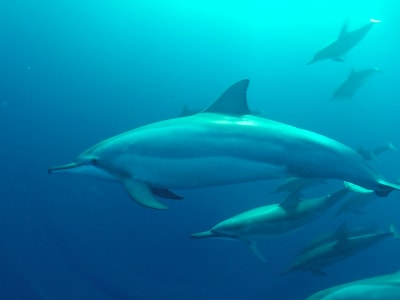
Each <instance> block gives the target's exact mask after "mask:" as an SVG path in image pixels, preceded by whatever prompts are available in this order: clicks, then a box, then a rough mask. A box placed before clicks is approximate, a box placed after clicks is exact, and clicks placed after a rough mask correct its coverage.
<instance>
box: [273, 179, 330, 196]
mask: <svg viewBox="0 0 400 300" xmlns="http://www.w3.org/2000/svg"><path fill="white" fill-rule="evenodd" d="M325 183H326V181H325V180H323V179H321V178H301V177H291V178H288V179H286V180H285V182H283V183H282V184H281V185H279V186H278V187H277V188H276V189H275V190H274V191H272V192H271V194H276V193H281V192H290V193H293V192H295V191H297V190H299V189H301V190H304V189H306V188H308V187H311V186H315V185H319V184H325Z"/></svg>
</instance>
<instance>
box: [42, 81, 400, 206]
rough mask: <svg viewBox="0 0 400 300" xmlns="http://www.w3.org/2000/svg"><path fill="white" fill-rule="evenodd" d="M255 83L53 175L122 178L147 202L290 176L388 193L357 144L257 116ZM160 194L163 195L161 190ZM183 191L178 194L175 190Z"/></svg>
mask: <svg viewBox="0 0 400 300" xmlns="http://www.w3.org/2000/svg"><path fill="white" fill-rule="evenodd" d="M248 85H249V81H248V80H241V81H239V82H237V83H235V84H234V85H233V86H231V87H230V88H229V89H228V90H226V91H225V92H224V93H223V94H222V96H221V97H220V98H218V99H217V100H216V101H215V102H214V103H212V104H211V105H210V106H209V107H207V108H206V109H205V110H203V111H202V112H201V113H198V114H195V115H193V116H188V117H180V118H174V119H170V120H164V121H160V122H155V123H152V124H149V125H145V126H142V127H139V128H136V129H133V130H130V131H127V132H124V133H122V134H119V135H117V136H114V137H111V138H109V139H107V140H104V141H102V142H100V143H98V144H96V145H94V146H92V147H90V148H89V149H87V150H85V151H84V152H83V153H81V154H80V155H79V156H78V157H77V158H76V159H75V161H74V162H73V163H69V164H67V165H63V166H58V167H53V168H50V169H49V173H56V172H64V173H66V172H74V173H79V172H82V173H85V174H91V175H94V176H99V177H102V178H104V177H107V178H109V179H112V180H115V181H118V182H121V183H122V184H123V186H124V188H125V190H126V191H127V193H128V194H129V196H130V197H131V198H132V199H133V200H135V201H136V202H137V203H139V204H140V205H143V206H146V207H150V208H154V209H166V208H167V206H165V205H164V204H162V203H161V202H160V201H159V199H158V198H157V197H156V196H161V197H163V196H164V195H167V196H170V197H167V198H173V195H174V194H173V193H172V192H170V190H171V189H172V190H173V189H188V188H199V187H209V186H216V185H226V184H234V183H242V182H250V181H257V180H264V179H271V178H284V177H290V176H297V177H310V178H325V179H329V178H330V179H339V180H344V181H348V182H351V183H353V184H355V185H358V186H362V187H364V188H366V189H370V190H374V191H375V193H377V194H379V195H380V196H386V195H387V194H389V193H390V192H391V191H392V190H399V189H400V185H397V184H393V183H389V182H387V181H385V180H384V179H383V178H382V177H381V176H379V175H378V174H377V173H376V172H375V171H374V170H373V169H372V168H371V167H370V166H369V165H368V164H367V162H366V161H365V160H364V159H363V158H362V157H361V156H360V155H359V154H358V153H357V152H356V151H354V150H352V149H351V148H349V147H347V146H345V145H343V144H341V143H339V142H337V141H335V140H333V139H330V138H328V137H325V136H323V135H320V134H317V133H314V132H311V131H307V130H304V129H300V128H296V127H294V126H290V125H287V124H283V123H279V122H276V121H272V120H269V119H266V118H260V117H257V116H253V115H252V114H250V111H249V108H248V106H247V99H246V91H247V87H248ZM155 191H156V192H155ZM175 196H176V195H175Z"/></svg>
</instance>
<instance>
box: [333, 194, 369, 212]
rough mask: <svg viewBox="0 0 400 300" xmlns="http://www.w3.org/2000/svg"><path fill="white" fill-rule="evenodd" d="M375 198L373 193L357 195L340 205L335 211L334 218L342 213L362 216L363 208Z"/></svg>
mask: <svg viewBox="0 0 400 300" xmlns="http://www.w3.org/2000/svg"><path fill="white" fill-rule="evenodd" d="M375 198H376V195H375V194H374V193H357V194H355V195H353V196H352V197H349V198H347V199H346V200H345V201H343V202H342V203H341V205H340V206H339V208H338V209H337V211H336V214H335V217H337V216H339V215H341V214H344V213H353V214H356V215H363V214H364V211H363V208H364V207H365V206H367V205H368V204H369V203H370V202H371V201H372V200H373V199H375Z"/></svg>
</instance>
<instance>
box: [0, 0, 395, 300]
mask: <svg viewBox="0 0 400 300" xmlns="http://www.w3.org/2000/svg"><path fill="white" fill-rule="evenodd" d="M265 2H269V1H255V0H248V1H223V0H217V1H178V0H170V1H167V0H166V1H161V0H158V1H145V0H139V1H127V0H121V1H105V0H103V1H102V0H96V1H94V0H79V1H78V0H71V1H46V0H42V1H27V0H18V1H11V0H6V1H3V2H2V3H1V5H0V7H1V9H0V28H2V30H1V31H0V54H1V58H0V61H1V63H0V82H1V84H0V130H1V131H0V133H1V136H0V137H1V146H0V153H1V159H0V168H1V172H0V180H1V181H0V182H1V201H0V299H21V300H22V299H30V300H33V299H74V300H76V299H176V300H179V299H191V300H197V299H231V300H234V299H254V300H256V299H290V300H291V299H293V300H296V299H304V298H305V297H306V296H308V295H310V294H311V293H313V292H315V291H317V290H319V289H322V288H325V287H328V286H332V285H334V284H338V283H342V282H346V281H349V280H355V279H359V278H361V277H366V276H375V275H380V274H383V273H387V272H392V271H395V270H396V269H398V268H399V267H400V263H399V261H398V256H399V253H400V244H399V242H398V241H395V240H393V239H386V240H385V241H383V242H381V243H380V244H378V245H376V246H373V247H372V248H370V249H368V250H366V251H365V252H363V253H361V254H359V255H357V256H354V257H352V258H350V259H348V260H345V261H343V262H340V263H338V264H335V265H332V266H330V267H327V268H326V270H325V271H326V272H327V273H328V276H323V277H320V276H315V275H314V274H311V273H302V272H298V273H293V274H290V275H287V276H281V275H280V273H281V272H283V271H285V270H286V269H287V268H288V267H289V266H290V265H291V263H292V262H293V260H294V258H295V256H294V254H295V253H296V252H297V251H298V250H299V249H300V248H302V247H303V246H304V245H305V244H306V243H307V242H308V241H309V240H310V239H313V238H314V237H315V236H317V235H319V234H322V233H326V232H331V231H333V230H335V228H336V227H337V226H338V225H339V224H340V223H341V222H342V221H343V220H347V221H348V222H352V223H353V224H371V223H376V224H378V225H379V227H380V228H382V229H383V230H386V229H387V228H388V227H389V224H390V223H393V222H394V223H395V225H397V226H399V227H400V221H398V220H399V214H400V201H399V200H400V196H399V193H396V192H393V193H392V194H391V195H390V196H389V197H387V198H382V199H377V200H376V201H374V202H373V203H372V204H371V205H369V206H368V207H367V208H366V209H365V211H366V214H365V215H363V216H354V215H343V216H342V217H340V218H333V217H332V215H333V213H334V211H331V212H330V213H328V214H326V215H325V216H324V217H322V218H321V219H320V220H319V221H317V222H316V223H313V224H312V225H311V226H310V227H308V228H306V229H304V230H302V231H298V232H296V233H293V234H291V235H287V236H284V237H281V238H277V239H270V240H266V241H264V242H261V243H260V245H259V247H260V250H261V251H262V252H263V253H264V254H265V256H266V257H267V258H268V262H266V263H262V262H260V261H259V260H258V259H257V258H256V257H255V256H254V255H253V254H252V253H251V251H249V249H248V248H247V247H246V246H245V245H242V244H241V243H239V242H233V241H225V240H217V239H215V240H213V239H210V240H191V239H189V238H188V236H189V235H190V234H191V233H194V232H198V231H202V230H206V229H209V228H210V227H211V226H213V225H214V224H216V223H217V222H219V221H221V220H223V219H225V218H228V217H230V216H232V215H234V214H237V213H240V212H242V211H244V210H247V209H251V208H253V207H256V206H260V205H264V204H266V203H274V202H279V201H281V200H283V197H284V196H283V195H279V194H277V195H270V193H269V192H270V191H272V190H274V189H275V188H276V186H277V185H278V184H279V183H280V182H279V181H269V182H258V183H250V184H243V185H234V186H227V187H216V188H208V189H199V190H190V191H181V194H182V195H183V196H185V200H183V201H175V202H174V201H168V200H165V202H167V204H168V206H169V207H170V209H169V210H168V211H154V210H150V209H145V208H142V207H139V206H138V205H136V204H135V203H132V201H130V199H129V198H128V197H127V195H126V194H125V192H124V191H123V189H122V188H121V186H120V185H118V184H112V183H107V182H102V181H96V180H93V179H90V178H85V177H78V176H76V177H74V176H67V175H65V176H61V175H59V176H56V175H54V176H49V175H48V174H47V168H48V167H50V166H53V165H58V164H63V163H66V162H70V161H72V160H73V159H74V157H75V156H76V155H77V154H79V153H80V152H81V151H82V150H84V149H86V148H87V147H89V146H91V145H93V144H95V143H97V142H99V141H101V140H103V139H105V138H108V137H110V136H113V135H115V134H118V133H120V132H123V131H125V130H128V129H131V128H135V127H137V126H140V125H144V124H148V123H151V122H155V121H158V120H161V119H167V118H172V117H175V116H177V115H179V113H180V111H181V109H182V107H183V106H184V105H185V104H187V105H188V106H189V107H191V108H195V109H196V108H201V107H204V106H205V105H208V104H209V103H210V102H212V101H213V100H214V99H216V98H217V97H218V96H219V95H220V94H221V93H222V92H223V91H224V90H225V89H226V88H227V87H228V86H229V85H231V84H233V83H234V82H236V81H238V80H240V79H243V78H249V79H250V86H249V90H248V99H249V105H250V106H251V107H252V108H253V109H255V110H259V111H262V112H263V114H264V115H265V116H266V117H268V118H271V119H274V120H277V121H281V122H285V123H289V124H292V125H295V126H299V127H302V128H306V129H309V130H313V131H316V132H318V133H321V134H324V135H327V136H329V137H332V138H335V139H337V140H339V141H341V142H343V143H345V144H347V145H349V146H351V147H353V148H358V147H359V146H364V147H368V148H374V147H376V146H381V145H384V144H386V143H387V142H389V141H392V142H393V143H394V144H395V145H397V146H400V136H399V128H400V118H399V111H400V101H399V99H400V89H399V84H398V76H399V75H398V72H399V70H400V61H399V59H398V53H400V43H399V40H398V29H399V28H400V21H399V19H398V16H396V15H395V12H396V11H398V9H399V6H398V4H397V3H396V2H395V1H361V0H360V1H311V0H309V1H294V0H291V1H279V2H277V3H272V2H271V3H265ZM299 2H301V3H299ZM347 17H350V20H351V22H350V28H351V29H353V28H357V27H358V26H361V25H363V24H365V23H366V22H368V20H369V18H376V19H381V20H382V23H381V24H377V25H376V26H375V27H374V28H373V29H372V30H371V32H370V33H369V34H368V35H367V36H366V38H365V39H364V40H363V41H362V42H361V43H360V44H359V45H357V47H355V48H354V49H353V50H351V52H350V53H348V55H346V57H345V62H343V63H337V62H332V61H322V62H319V63H316V64H315V65H311V66H306V62H308V61H309V60H310V59H311V57H312V55H313V54H314V53H315V51H316V50H318V49H319V48H321V47H322V46H324V45H325V44H326V43H328V42H330V41H331V40H332V39H334V38H335V37H336V36H337V35H338V32H339V30H340V27H341V24H342V22H343V20H344V19H346V18H347ZM369 67H379V68H381V69H382V70H383V71H384V72H383V73H381V74H378V75H376V76H375V77H373V78H372V79H371V80H370V81H369V82H368V83H367V84H366V85H365V86H363V87H362V88H361V89H360V90H359V91H358V92H357V93H356V95H355V96H354V98H353V99H352V100H350V101H343V102H329V98H330V96H331V94H332V93H333V91H334V90H335V88H336V87H337V86H338V85H339V84H340V83H341V82H342V81H343V80H344V79H345V78H346V77H347V75H348V73H349V72H350V70H351V69H352V68H355V69H362V68H369ZM371 164H372V165H373V166H374V168H376V169H377V170H379V172H380V173H382V174H384V175H385V177H386V178H388V179H391V180H393V181H394V180H397V179H398V178H399V177H400V154H399V152H387V153H385V154H383V155H381V156H380V157H379V159H378V160H376V161H373V162H371ZM314 192H316V193H320V194H321V193H327V192H330V191H327V190H326V187H321V188H320V190H317V191H314ZM163 201H164V200H163Z"/></svg>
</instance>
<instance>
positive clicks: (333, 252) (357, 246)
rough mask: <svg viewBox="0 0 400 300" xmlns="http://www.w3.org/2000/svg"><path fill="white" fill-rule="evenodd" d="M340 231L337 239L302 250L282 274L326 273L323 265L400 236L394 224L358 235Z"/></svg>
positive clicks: (344, 230) (343, 230)
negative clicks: (381, 229) (387, 229)
mask: <svg viewBox="0 0 400 300" xmlns="http://www.w3.org/2000/svg"><path fill="white" fill-rule="evenodd" d="M340 232H341V235H338V234H336V236H337V238H336V239H333V240H332V239H327V240H326V242H322V243H320V244H319V245H317V246H316V247H312V248H310V249H309V250H307V251H302V253H301V254H300V255H299V257H298V259H297V260H296V262H295V263H294V264H293V265H292V267H291V268H290V269H289V270H288V271H286V272H284V273H282V274H287V273H291V272H294V271H310V272H312V273H314V274H317V275H325V273H324V272H323V271H322V268H323V267H325V266H328V265H331V264H334V263H337V262H339V261H341V260H343V259H345V258H348V257H351V256H353V255H355V254H357V253H359V252H361V251H363V250H365V249H367V248H368V247H370V246H372V245H374V244H376V243H378V242H379V241H381V240H383V239H385V238H387V237H394V238H396V239H398V238H399V235H398V233H397V231H396V229H395V228H394V226H393V225H392V226H390V231H388V232H376V231H375V230H374V231H371V232H370V233H362V234H356V235H351V232H348V231H347V230H346V229H341V230H340Z"/></svg>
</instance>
